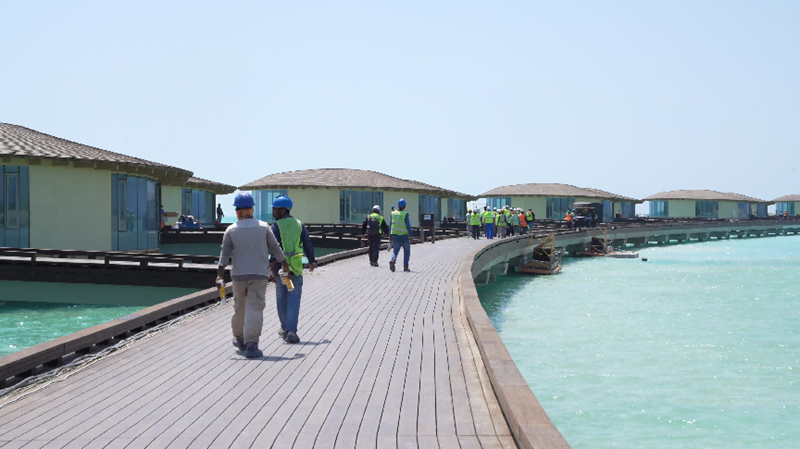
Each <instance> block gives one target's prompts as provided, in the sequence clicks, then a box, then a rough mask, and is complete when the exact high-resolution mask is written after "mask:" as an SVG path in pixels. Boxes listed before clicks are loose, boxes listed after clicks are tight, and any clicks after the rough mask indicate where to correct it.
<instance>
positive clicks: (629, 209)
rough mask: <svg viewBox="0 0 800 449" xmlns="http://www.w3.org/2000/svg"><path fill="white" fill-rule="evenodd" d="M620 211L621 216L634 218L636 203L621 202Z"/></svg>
mask: <svg viewBox="0 0 800 449" xmlns="http://www.w3.org/2000/svg"><path fill="white" fill-rule="evenodd" d="M620 212H621V214H622V218H634V217H635V216H636V205H635V204H634V203H627V202H626V203H622V207H621V208H620Z"/></svg>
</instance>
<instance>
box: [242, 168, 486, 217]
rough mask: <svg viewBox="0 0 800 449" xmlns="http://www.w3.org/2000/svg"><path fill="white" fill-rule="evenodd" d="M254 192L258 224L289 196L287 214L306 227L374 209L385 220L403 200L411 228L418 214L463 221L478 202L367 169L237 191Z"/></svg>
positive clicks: (294, 177) (319, 172)
mask: <svg viewBox="0 0 800 449" xmlns="http://www.w3.org/2000/svg"><path fill="white" fill-rule="evenodd" d="M239 189H240V190H249V191H252V192H253V196H254V197H255V200H256V215H257V217H256V218H258V219H260V220H264V221H272V201H273V200H274V199H275V198H276V197H277V196H279V195H288V196H289V197H290V198H291V199H292V201H293V202H294V204H295V208H294V210H293V211H292V215H294V216H295V217H297V218H299V219H301V220H303V221H305V222H307V223H361V222H362V221H363V220H364V218H365V217H366V216H367V215H369V214H370V213H371V211H372V207H373V206H374V205H378V206H380V207H381V211H382V213H383V216H384V217H388V216H389V213H390V211H391V209H390V206H395V207H396V206H397V202H398V201H399V200H400V199H401V198H403V199H405V200H406V203H407V204H408V205H407V206H406V211H408V213H409V215H410V217H409V218H410V219H411V225H412V226H418V225H419V215H420V214H430V213H433V214H435V216H436V221H437V223H439V222H440V221H441V219H442V217H453V218H455V219H456V220H459V221H463V220H464V219H465V218H466V212H467V202H468V201H474V200H476V199H477V197H475V196H473V195H468V194H466V193H460V192H455V191H452V190H447V189H443V188H441V187H436V186H432V185H430V184H425V183H422V182H419V181H413V180H409V179H401V178H395V177H393V176H389V175H385V174H383V173H378V172H374V171H370V170H357V169H349V168H320V169H313V170H298V171H290V172H284V173H276V174H272V175H269V176H266V177H264V178H261V179H259V180H256V181H253V182H251V183H248V184H245V185H243V186H241V187H239Z"/></svg>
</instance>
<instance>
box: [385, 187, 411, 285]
mask: <svg viewBox="0 0 800 449" xmlns="http://www.w3.org/2000/svg"><path fill="white" fill-rule="evenodd" d="M397 208H398V209H400V210H396V211H394V212H392V219H391V221H390V222H389V229H390V230H391V231H390V232H391V233H390V234H389V244H390V245H391V246H392V248H393V251H392V260H390V261H389V269H390V270H392V272H394V269H395V263H397V255H398V254H400V248H401V247H402V248H403V271H411V269H410V268H409V267H408V261H409V259H411V219H410V218H408V212H406V200H405V199H403V198H400V201H398V202H397Z"/></svg>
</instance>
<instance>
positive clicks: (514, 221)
mask: <svg viewBox="0 0 800 449" xmlns="http://www.w3.org/2000/svg"><path fill="white" fill-rule="evenodd" d="M511 224H513V225H515V226H519V215H517V214H511Z"/></svg>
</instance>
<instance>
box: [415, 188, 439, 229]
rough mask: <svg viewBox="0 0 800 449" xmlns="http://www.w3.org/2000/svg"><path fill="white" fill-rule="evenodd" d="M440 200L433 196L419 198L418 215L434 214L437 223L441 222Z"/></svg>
mask: <svg viewBox="0 0 800 449" xmlns="http://www.w3.org/2000/svg"><path fill="white" fill-rule="evenodd" d="M441 201H442V200H441V198H439V197H438V196H435V195H420V196H419V213H420V215H422V214H434V216H435V218H436V222H437V223H441V221H442V202H441Z"/></svg>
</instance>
